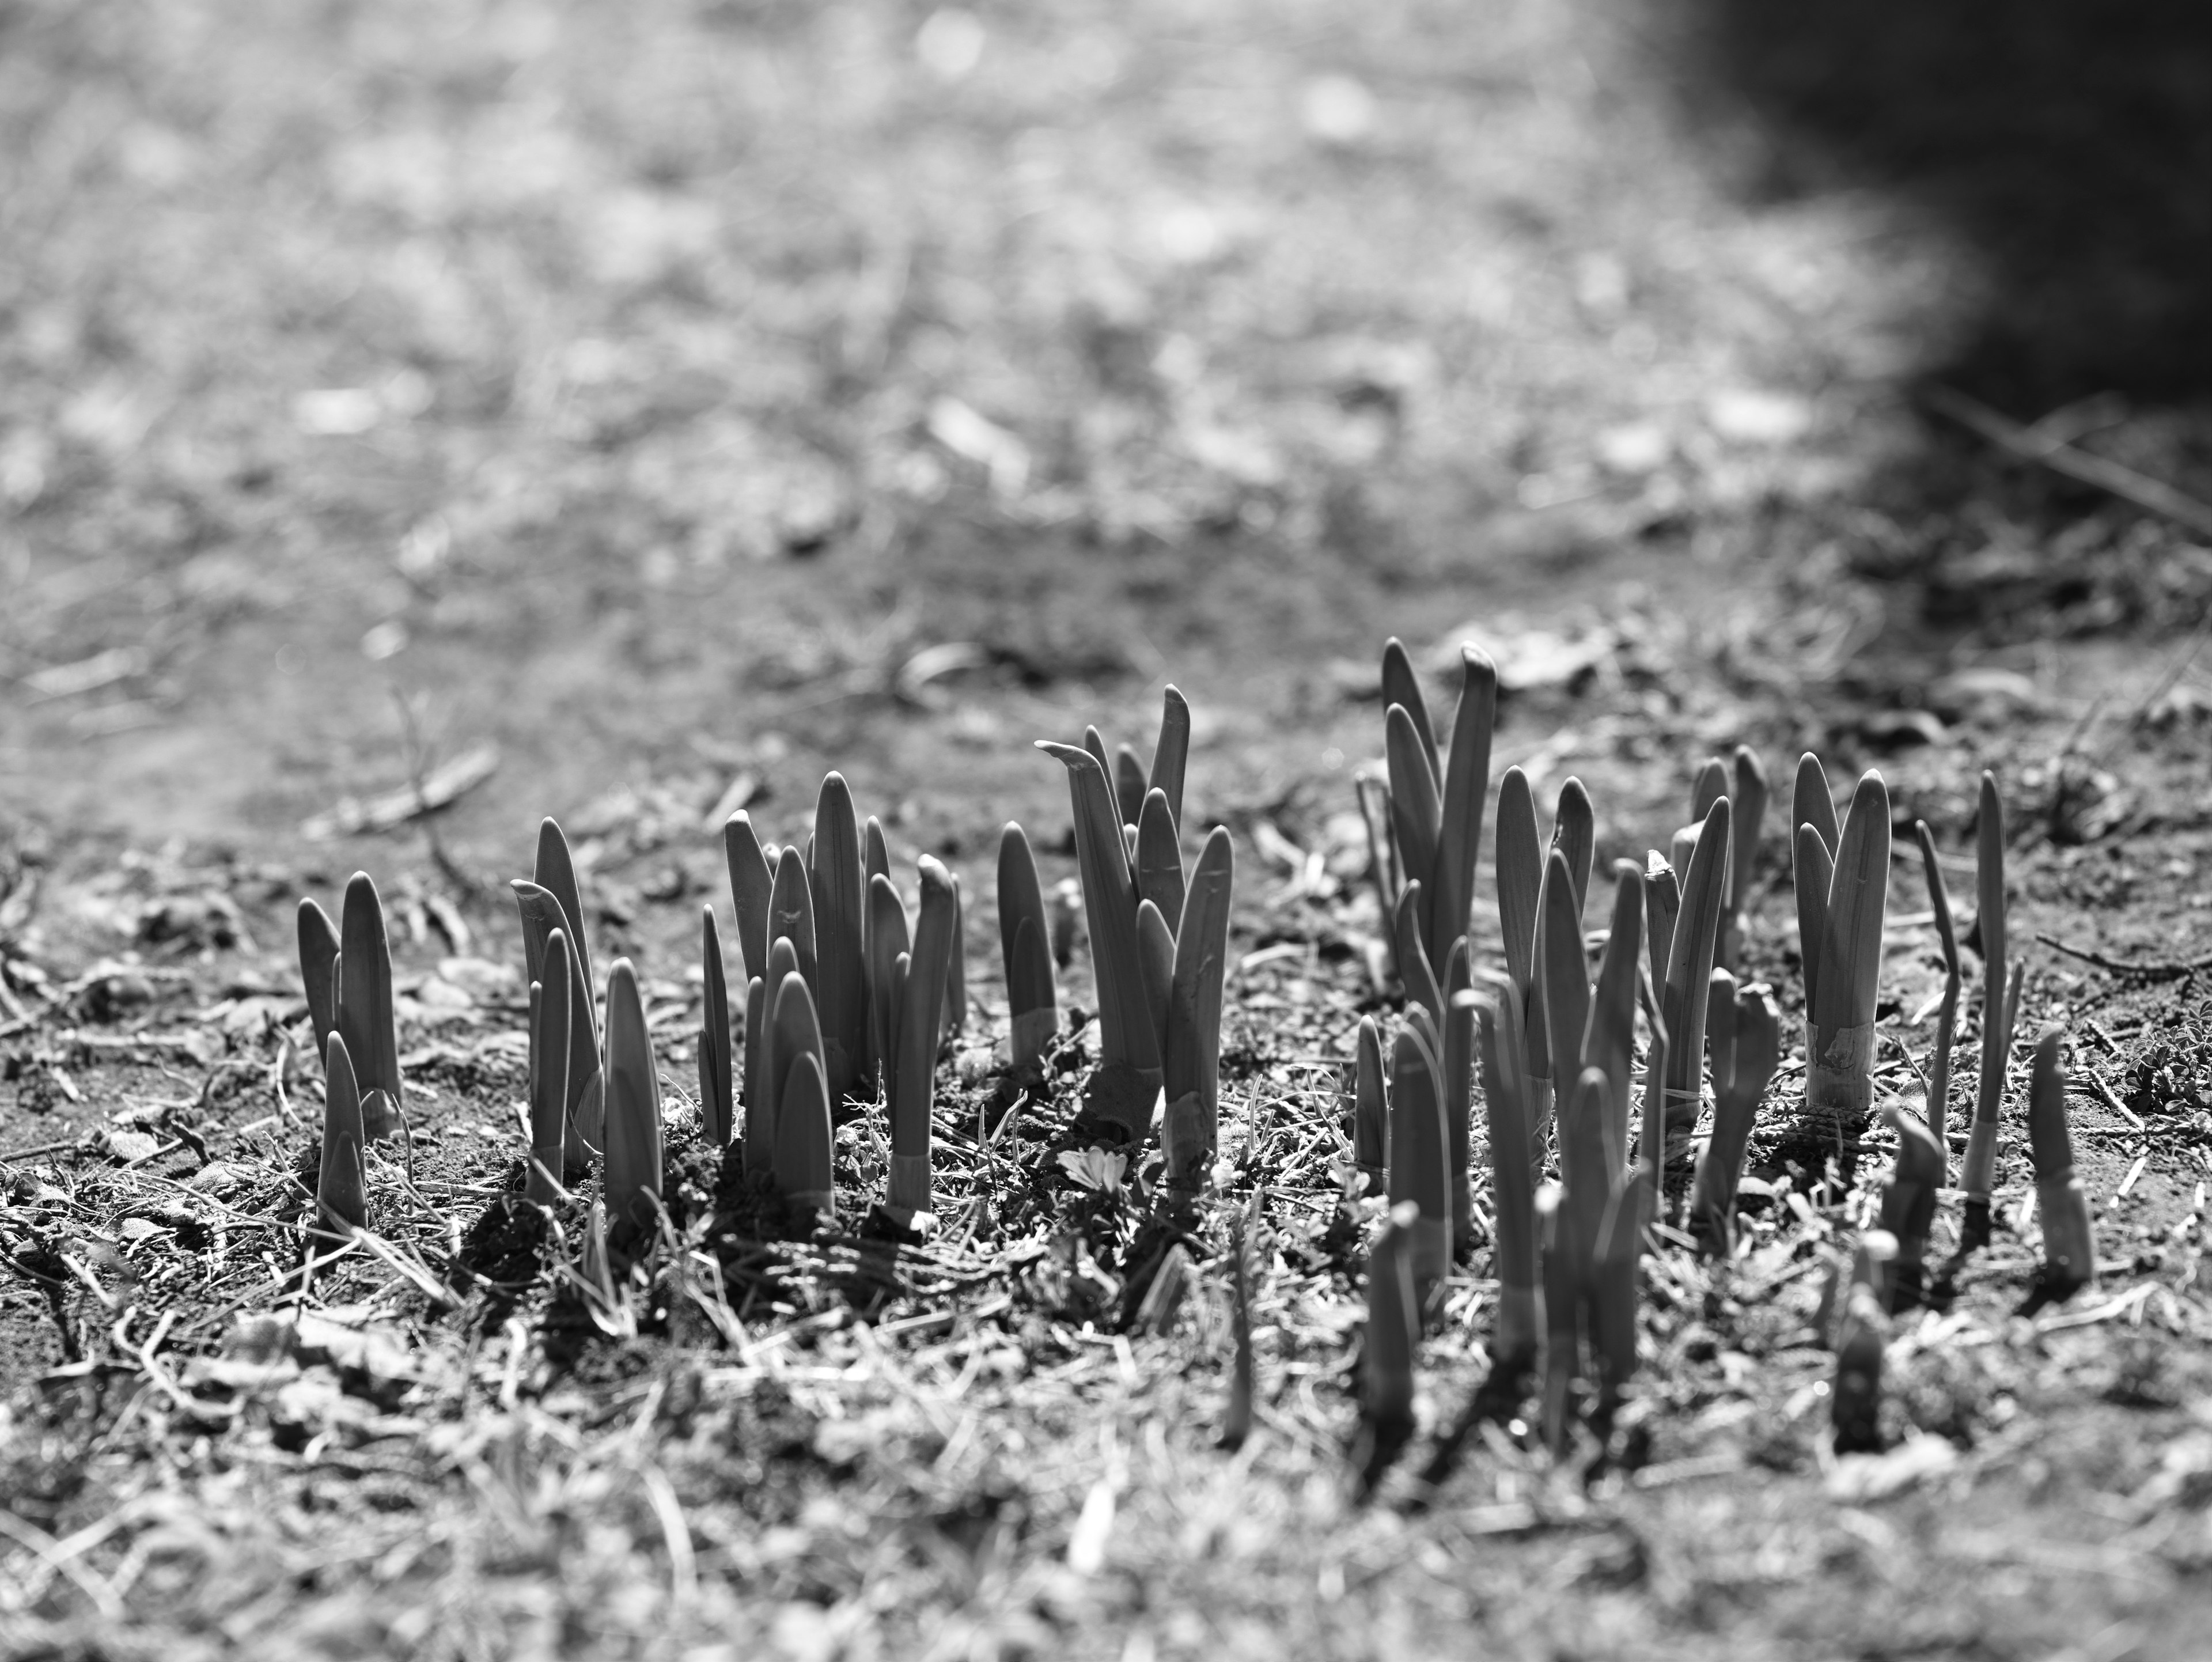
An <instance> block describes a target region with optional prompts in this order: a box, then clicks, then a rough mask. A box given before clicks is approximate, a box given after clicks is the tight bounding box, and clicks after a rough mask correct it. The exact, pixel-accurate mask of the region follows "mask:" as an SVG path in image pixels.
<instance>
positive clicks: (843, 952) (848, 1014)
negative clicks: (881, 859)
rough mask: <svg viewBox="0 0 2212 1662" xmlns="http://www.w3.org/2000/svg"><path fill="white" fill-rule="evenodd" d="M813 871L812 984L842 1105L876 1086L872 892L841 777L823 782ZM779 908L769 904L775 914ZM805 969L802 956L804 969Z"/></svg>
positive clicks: (827, 1072)
mask: <svg viewBox="0 0 2212 1662" xmlns="http://www.w3.org/2000/svg"><path fill="white" fill-rule="evenodd" d="M807 868H808V869H807V874H806V875H807V888H808V892H809V893H810V895H811V898H812V901H813V908H812V910H813V915H814V929H813V935H814V951H815V959H816V962H815V969H814V973H813V975H812V976H811V977H809V980H810V982H811V985H812V987H813V989H814V1001H815V1008H816V1009H817V1011H818V1012H819V1014H820V1015H821V1018H822V1060H823V1083H824V1085H825V1086H827V1087H828V1089H829V1099H830V1100H831V1101H832V1102H842V1101H843V1100H844V1099H846V1098H848V1097H849V1096H852V1095H854V1094H855V1093H858V1092H860V1091H861V1090H863V1089H866V1087H868V1085H869V1084H871V1083H872V1081H866V1080H864V1079H863V1077H862V1068H863V1065H864V1063H865V1062H866V1056H867V1050H868V982H867V970H866V965H865V963H864V962H863V961H862V957H861V951H862V943H863V941H864V940H865V937H866V927H867V920H866V893H867V892H866V889H865V888H863V887H862V886H861V865H860V820H859V818H858V816H857V815H856V814H855V813H854V808H853V793H852V791H851V789H850V788H848V786H847V785H846V783H845V776H843V775H842V774H840V773H829V774H826V775H824V776H823V780H822V789H821V792H820V794H818V795H817V797H816V798H815V804H814V840H813V842H812V843H811V844H810V845H809V847H808V849H807ZM781 875H782V871H781V862H779V868H778V871H777V876H778V877H781ZM774 904H775V903H774V901H773V899H771V902H770V908H771V910H773V909H774ZM804 962H805V959H804V954H803V953H802V955H801V965H802V967H803V966H804Z"/></svg>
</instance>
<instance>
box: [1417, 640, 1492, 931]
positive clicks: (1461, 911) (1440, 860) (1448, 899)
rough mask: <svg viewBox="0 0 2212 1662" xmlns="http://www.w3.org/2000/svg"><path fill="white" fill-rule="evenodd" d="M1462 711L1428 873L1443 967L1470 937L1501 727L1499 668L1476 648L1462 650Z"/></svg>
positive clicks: (1431, 927) (1432, 927) (1432, 925)
mask: <svg viewBox="0 0 2212 1662" xmlns="http://www.w3.org/2000/svg"><path fill="white" fill-rule="evenodd" d="M1460 677H1461V679H1460V693H1459V710H1458V713H1457V714H1456V715H1455V716H1454V717H1453V718H1452V741H1451V755H1450V758H1449V761H1448V762H1447V764H1446V765H1445V768H1444V776H1443V809H1442V818H1441V820H1440V822H1439V825H1438V831H1437V849H1436V855H1435V857H1434V860H1433V861H1432V863H1431V866H1430V867H1429V870H1428V876H1429V918H1428V924H1427V929H1426V934H1427V940H1428V947H1429V962H1430V963H1431V965H1442V964H1443V961H1444V959H1446V957H1448V956H1449V953H1450V952H1451V949H1452V944H1453V943H1454V942H1455V941H1459V940H1461V939H1462V938H1463V937H1464V936H1465V935H1466V934H1467V928H1468V916H1469V914H1470V913H1471V912H1472V910H1474V868H1475V862H1476V857H1477V855H1479V854H1480V852H1481V848H1482V804H1483V799H1484V798H1485V797H1486V795H1488V794H1489V791H1490V740H1491V734H1492V730H1493V729H1494V728H1496V727H1497V724H1498V667H1497V665H1495V664H1493V663H1492V662H1491V661H1490V656H1489V654H1487V653H1485V652H1483V651H1481V650H1480V648H1475V647H1471V646H1468V647H1462V648H1460Z"/></svg>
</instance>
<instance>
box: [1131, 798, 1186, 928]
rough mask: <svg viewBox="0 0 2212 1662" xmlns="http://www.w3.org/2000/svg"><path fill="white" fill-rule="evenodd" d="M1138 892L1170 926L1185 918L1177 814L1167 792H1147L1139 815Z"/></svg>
mask: <svg viewBox="0 0 2212 1662" xmlns="http://www.w3.org/2000/svg"><path fill="white" fill-rule="evenodd" d="M1136 881H1137V893H1138V896H1139V898H1142V899H1146V900H1149V901H1151V902H1152V904H1154V905H1155V906H1158V908H1159V909H1160V916H1162V917H1164V918H1165V919H1167V920H1168V922H1169V924H1170V928H1172V927H1174V926H1176V924H1178V923H1179V922H1181V920H1182V894H1183V872H1182V849H1181V848H1180V847H1179V846H1177V843H1176V819H1175V813H1174V811H1173V810H1172V809H1170V807H1169V806H1168V797H1167V793H1166V792H1165V791H1163V790H1152V791H1148V792H1146V794H1145V797H1144V801H1143V803H1142V806H1141V807H1139V809H1138V813H1137V868H1136Z"/></svg>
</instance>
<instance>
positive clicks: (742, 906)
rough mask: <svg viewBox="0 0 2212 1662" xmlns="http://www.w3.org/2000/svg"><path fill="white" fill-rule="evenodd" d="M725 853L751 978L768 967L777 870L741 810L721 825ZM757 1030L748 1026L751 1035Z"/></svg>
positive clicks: (742, 955)
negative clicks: (771, 911)
mask: <svg viewBox="0 0 2212 1662" xmlns="http://www.w3.org/2000/svg"><path fill="white" fill-rule="evenodd" d="M722 855H723V858H724V860H725V861H726V863H727V865H728V866H729V868H730V901H731V904H732V905H733V906H734V907H735V908H736V909H737V914H738V956H739V957H740V958H742V959H744V972H745V975H746V977H748V978H750V977H756V976H760V975H763V974H765V973H766V972H767V969H768V947H769V932H768V914H769V901H770V897H771V896H772V895H773V894H774V893H775V872H774V871H772V870H771V869H770V868H769V863H768V852H767V850H766V849H763V848H762V847H761V841H760V837H758V836H757V834H756V833H755V832H754V831H753V820H752V816H751V815H750V814H749V813H744V812H743V811H742V810H740V811H739V812H738V813H733V814H732V815H731V816H730V819H729V823H728V824H727V825H724V826H723V827H722ZM756 1031H757V1030H756V1029H754V1028H751V1027H748V1028H746V1029H745V1033H746V1036H747V1038H750V1037H751V1035H752V1034H753V1033H754V1032H756Z"/></svg>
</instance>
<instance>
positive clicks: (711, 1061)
mask: <svg viewBox="0 0 2212 1662" xmlns="http://www.w3.org/2000/svg"><path fill="white" fill-rule="evenodd" d="M699 967H700V971H701V979H702V981H703V983H705V984H704V986H703V987H702V996H703V1000H704V1002H703V1006H702V1009H701V1011H700V1014H699V1119H700V1124H701V1126H702V1129H704V1131H705V1133H706V1136H707V1141H708V1144H709V1146H711V1147H713V1148H726V1147H728V1146H729V1141H730V1117H731V1109H732V1100H731V1087H732V1077H731V1075H732V1070H731V1066H730V988H729V983H728V982H727V981H726V979H725V978H724V975H723V971H722V936H721V931H720V929H718V928H716V927H715V924H714V908H713V907H712V906H702V907H701V908H700V909H699Z"/></svg>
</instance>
